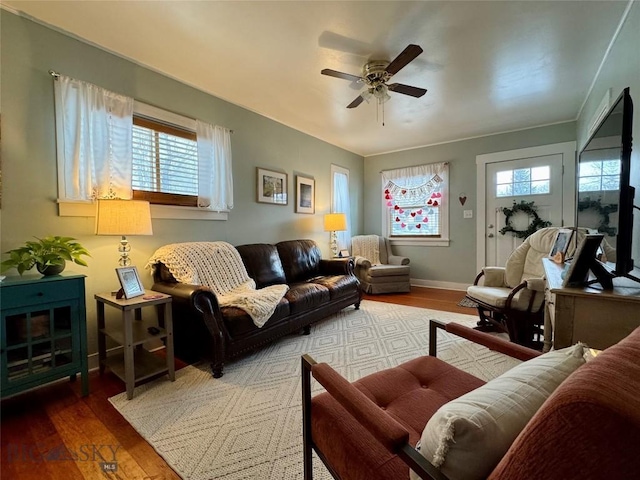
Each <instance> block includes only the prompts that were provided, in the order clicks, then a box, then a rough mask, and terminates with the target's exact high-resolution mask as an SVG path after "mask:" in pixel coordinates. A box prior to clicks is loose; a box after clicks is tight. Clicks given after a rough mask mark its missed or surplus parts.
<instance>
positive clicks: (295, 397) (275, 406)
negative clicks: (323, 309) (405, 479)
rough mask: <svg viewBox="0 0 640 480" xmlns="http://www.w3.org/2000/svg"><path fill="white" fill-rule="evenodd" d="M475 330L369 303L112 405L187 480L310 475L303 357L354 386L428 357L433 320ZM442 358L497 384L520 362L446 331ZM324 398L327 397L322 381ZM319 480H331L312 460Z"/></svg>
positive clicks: (429, 314)
mask: <svg viewBox="0 0 640 480" xmlns="http://www.w3.org/2000/svg"><path fill="white" fill-rule="evenodd" d="M432 318H433V319H439V320H442V321H445V322H449V321H456V322H459V323H462V324H465V325H468V326H473V325H475V322H476V320H477V319H476V317H475V316H471V315H461V314H456V313H448V312H441V311H436V310H428V309H423V308H414V307H405V306H400V305H394V304H388V303H381V302H374V301H366V300H365V301H363V302H362V306H361V308H360V310H354V309H353V307H349V308H347V309H345V310H343V311H342V312H340V313H338V314H336V315H333V316H331V317H329V318H327V319H326V320H323V321H321V322H319V323H317V324H315V325H314V326H312V328H311V335H307V336H304V335H290V336H287V337H285V338H282V339H281V340H279V341H277V342H275V343H273V344H271V345H270V346H267V347H265V348H263V349H262V350H259V351H257V352H255V353H254V354H252V355H250V356H247V357H244V358H241V359H239V360H237V361H235V362H232V363H230V364H229V365H227V366H226V367H225V374H224V376H223V377H222V378H220V379H214V378H213V377H212V376H211V374H210V372H209V371H208V369H206V368H205V366H204V365H203V366H202V367H201V368H198V367H197V366H189V367H186V368H183V369H181V370H179V371H178V372H176V381H175V382H169V381H167V380H166V379H159V380H156V381H154V382H152V383H148V384H146V385H143V386H141V387H138V388H136V390H135V397H134V398H133V399H132V400H129V401H128V400H127V399H126V395H125V394H124V393H122V394H120V395H116V396H115V397H112V398H110V399H109V400H110V401H111V403H112V404H113V405H114V407H115V408H116V409H117V410H118V411H119V412H120V413H121V414H122V415H123V416H124V417H125V418H126V419H127V421H129V422H130V423H131V425H133V427H134V428H135V429H136V430H137V431H138V432H139V433H140V435H142V436H143V437H144V438H145V440H146V441H147V442H149V443H150V444H151V445H152V446H153V448H154V449H155V450H156V451H157V452H158V453H159V454H160V455H161V456H162V457H163V458H164V459H165V460H166V461H167V463H168V464H169V465H171V467H172V468H173V469H174V470H175V471H176V472H177V473H178V474H179V475H180V476H181V477H182V478H184V479H193V480H196V479H198V480H211V479H225V480H239V479H256V480H257V479H260V480H265V479H291V480H299V479H300V478H302V413H301V386H300V356H301V355H302V354H304V353H310V354H311V355H312V356H313V357H314V358H315V359H316V360H317V361H321V362H327V363H329V364H330V365H331V366H333V367H334V368H335V369H336V370H338V371H339V372H340V373H341V374H343V375H344V376H346V377H347V378H348V379H349V380H351V381H353V380H355V379H358V378H360V377H362V376H364V375H367V374H369V373H373V372H376V371H379V370H382V369H385V368H389V367H393V366H396V365H398V364H400V363H402V362H405V361H407V360H410V359H412V358H415V357H417V356H420V355H427V354H428V345H429V340H428V335H429V330H428V324H429V320H430V319H432ZM438 339H439V341H438V347H439V348H438V357H439V358H441V359H443V360H445V361H447V362H449V363H451V364H453V365H456V366H457V367H459V368H461V369H464V370H466V371H468V372H470V373H472V374H473V375H476V376H477V377H480V378H483V379H485V380H489V379H491V378H493V377H495V376H497V375H499V374H501V373H502V372H504V371H506V370H508V369H509V368H511V367H513V366H514V365H516V364H517V363H519V362H517V361H515V360H513V359H511V358H508V357H506V356H504V355H500V354H496V353H492V352H490V351H488V350H487V349H484V348H482V347H479V346H478V345H475V344H472V343H470V342H467V341H464V340H461V339H459V338H457V337H455V336H451V335H448V334H446V333H443V332H442V331H440V332H439V333H438ZM314 389H315V391H316V392H320V391H321V387H319V386H318V385H317V384H315V382H314ZM314 461H315V462H316V464H315V467H314V473H315V476H314V478H315V479H317V480H329V479H331V476H330V475H329V473H328V472H327V470H326V469H325V468H324V467H323V465H322V464H321V462H320V461H319V460H318V459H317V458H314Z"/></svg>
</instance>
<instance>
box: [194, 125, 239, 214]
mask: <svg viewBox="0 0 640 480" xmlns="http://www.w3.org/2000/svg"><path fill="white" fill-rule="evenodd" d="M196 136H197V138H198V206H199V207H201V208H206V209H208V210H214V211H223V210H231V209H232V208H233V174H232V170H231V131H230V130H229V129H227V128H223V127H218V126H215V127H214V126H212V125H209V124H208V123H205V122H201V121H200V120H197V121H196Z"/></svg>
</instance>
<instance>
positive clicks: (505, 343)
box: [429, 320, 541, 361]
mask: <svg viewBox="0 0 640 480" xmlns="http://www.w3.org/2000/svg"><path fill="white" fill-rule="evenodd" d="M438 329H442V330H446V331H447V332H449V333H452V334H454V335H457V336H458V337H461V338H464V339H466V340H469V341H471V342H473V343H477V344H478V345H482V346H483V347H486V348H488V349H489V350H493V351H495V352H498V353H502V354H504V355H508V356H510V357H512V358H516V359H518V360H522V361H526V360H531V359H532V358H535V357H538V356H539V355H540V354H541V352H539V351H537V350H533V349H532V348H527V347H524V346H522V345H519V344H517V343H513V342H510V341H509V340H505V339H503V338H500V337H497V336H495V335H491V334H489V333H485V332H481V331H479V330H475V329H473V328H469V327H465V326H464V325H460V324H459V323H454V322H451V323H443V322H440V321H439V320H430V321H429V355H432V356H434V357H435V356H436V347H437V331H438Z"/></svg>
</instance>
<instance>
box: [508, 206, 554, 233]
mask: <svg viewBox="0 0 640 480" xmlns="http://www.w3.org/2000/svg"><path fill="white" fill-rule="evenodd" d="M537 210H538V209H537V207H536V206H535V205H534V202H525V201H524V200H522V201H521V202H520V203H516V202H515V201H514V202H513V206H512V207H511V208H507V207H504V208H503V209H502V213H504V214H505V217H506V218H505V226H504V227H502V228H501V229H500V233H501V234H502V235H506V234H507V233H512V234H513V235H514V236H515V237H517V238H527V237H528V236H529V235H531V234H532V233H534V232H536V231H537V230H540V229H541V228H544V227H548V226H550V225H551V222H547V221H546V220H542V219H541V218H540V217H539V216H538V212H537ZM518 213H525V214H527V215H528V216H529V218H530V222H529V226H528V227H527V229H526V230H516V229H515V228H513V225H512V224H511V217H513V216H514V215H516V214H518Z"/></svg>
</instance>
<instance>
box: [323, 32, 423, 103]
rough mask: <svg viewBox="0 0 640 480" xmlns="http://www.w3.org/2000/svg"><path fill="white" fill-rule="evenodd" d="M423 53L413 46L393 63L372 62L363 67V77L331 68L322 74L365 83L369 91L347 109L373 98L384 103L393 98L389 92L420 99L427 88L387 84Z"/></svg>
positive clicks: (416, 46) (405, 50) (359, 96)
mask: <svg viewBox="0 0 640 480" xmlns="http://www.w3.org/2000/svg"><path fill="white" fill-rule="evenodd" d="M422 52H423V50H422V48H420V46H419V45H413V44H411V45H409V46H407V48H405V49H404V50H403V51H402V53H400V55H398V56H397V57H396V58H394V59H393V60H392V61H391V62H388V61H386V60H370V61H369V62H367V63H366V64H365V65H364V67H362V76H357V75H351V74H349V73H343V72H338V71H336V70H331V69H330V68H325V69H324V70H322V71H321V72H320V73H321V74H322V75H328V76H329V77H336V78H342V79H344V80H350V81H352V82H359V83H364V84H365V85H366V87H367V89H366V90H365V91H364V92H362V93H361V94H360V95H358V96H357V97H356V99H355V100H354V101H353V102H351V103H350V104H349V105H347V108H355V107H357V106H358V105H360V104H361V103H362V102H363V101H365V100H366V101H367V102H368V101H369V99H370V98H371V97H374V98H376V99H377V100H378V103H379V104H380V103H384V102H386V101H387V100H389V98H391V97H389V94H388V93H387V92H388V90H391V91H392V92H396V93H402V94H403V95H409V96H411V97H416V98H420V97H421V96H423V95H424V94H425V93H427V90H426V89H425V88H419V87H412V86H411V85H405V84H403V83H389V84H387V82H388V81H389V80H390V79H391V77H393V76H394V75H395V74H396V73H398V72H399V71H400V70H401V69H403V68H404V67H406V66H407V65H408V64H409V63H411V62H412V61H413V60H415V58H416V57H417V56H418V55H420V54H421V53H422Z"/></svg>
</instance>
